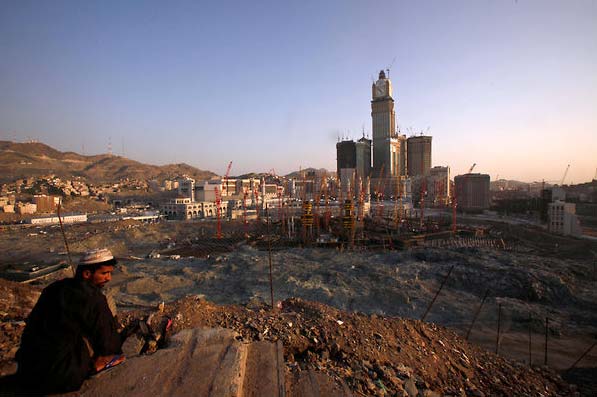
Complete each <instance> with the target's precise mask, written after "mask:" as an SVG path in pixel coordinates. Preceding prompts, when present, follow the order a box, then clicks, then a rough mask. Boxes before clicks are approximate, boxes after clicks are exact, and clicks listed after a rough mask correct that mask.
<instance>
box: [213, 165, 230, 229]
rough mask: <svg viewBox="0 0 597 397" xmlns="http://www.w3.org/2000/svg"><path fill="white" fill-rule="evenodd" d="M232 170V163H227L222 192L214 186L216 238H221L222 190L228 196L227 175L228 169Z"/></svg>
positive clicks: (228, 173)
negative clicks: (216, 219)
mask: <svg viewBox="0 0 597 397" xmlns="http://www.w3.org/2000/svg"><path fill="white" fill-rule="evenodd" d="M231 168H232V161H231V162H230V163H228V168H226V175H225V176H224V186H222V192H221V193H220V190H219V189H218V187H217V186H216V189H215V192H216V214H217V218H218V221H217V226H216V237H217V238H219V239H220V238H222V221H221V218H222V195H223V193H224V189H226V195H228V175H230V169H231Z"/></svg>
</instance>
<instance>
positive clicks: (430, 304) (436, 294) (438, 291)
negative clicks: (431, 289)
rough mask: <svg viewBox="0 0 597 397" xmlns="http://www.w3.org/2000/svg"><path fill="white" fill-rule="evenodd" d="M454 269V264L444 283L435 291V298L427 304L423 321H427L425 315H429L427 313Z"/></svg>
mask: <svg viewBox="0 0 597 397" xmlns="http://www.w3.org/2000/svg"><path fill="white" fill-rule="evenodd" d="M453 269H454V265H452V267H451V268H450V270H449V271H448V274H446V278H444V281H442V284H441V285H440V286H439V289H438V290H437V292H436V293H435V296H434V297H433V300H432V301H431V303H429V306H427V310H425V313H424V314H423V317H421V321H425V317H427V313H429V310H431V307H432V306H433V304H434V303H435V300H436V299H437V296H438V295H439V293H440V292H441V290H442V288H444V284H446V281H448V278H449V277H450V273H452V270H453Z"/></svg>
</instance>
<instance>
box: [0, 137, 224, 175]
mask: <svg viewBox="0 0 597 397" xmlns="http://www.w3.org/2000/svg"><path fill="white" fill-rule="evenodd" d="M48 174H55V175H57V176H59V177H61V178H70V177H73V176H79V177H83V178H86V179H88V180H89V181H90V182H94V183H100V182H114V181H117V180H120V179H126V178H129V179H157V180H158V181H162V180H164V179H167V178H174V177H176V176H179V175H183V174H186V175H189V176H191V177H192V178H195V179H208V178H211V177H212V176H214V175H215V174H214V173H213V172H211V171H205V170H200V169H197V168H195V167H192V166H190V165H188V164H184V163H181V164H168V165H163V166H157V165H150V164H143V163H140V162H138V161H135V160H131V159H128V158H126V157H121V156H114V155H109V154H100V155H95V156H83V155H80V154H77V153H74V152H60V151H58V150H56V149H54V148H52V147H50V146H48V145H46V144H43V143H40V142H27V143H19V142H10V141H0V182H4V183H5V182H11V181H14V180H15V179H18V178H26V177H35V176H42V175H48Z"/></svg>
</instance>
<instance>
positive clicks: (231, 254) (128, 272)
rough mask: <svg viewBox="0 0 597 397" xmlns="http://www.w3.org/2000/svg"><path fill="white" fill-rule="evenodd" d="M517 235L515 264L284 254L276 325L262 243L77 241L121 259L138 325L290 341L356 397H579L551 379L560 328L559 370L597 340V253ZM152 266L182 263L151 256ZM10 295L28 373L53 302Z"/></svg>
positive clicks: (97, 230) (292, 363) (81, 236)
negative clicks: (40, 320)
mask: <svg viewBox="0 0 597 397" xmlns="http://www.w3.org/2000/svg"><path fill="white" fill-rule="evenodd" d="M508 228H509V229H511V227H510V226H508ZM40 230H41V231H46V232H47V234H45V233H40ZM225 230H226V229H225ZM503 232H504V231H502V233H503ZM506 232H507V235H508V236H510V240H509V241H508V250H503V249H489V248H425V249H424V248H415V249H411V250H406V251H386V252H383V251H380V250H378V251H368V250H365V249H363V248H360V249H355V250H347V249H345V250H339V249H324V248H313V247H311V248H286V247H281V246H277V245H275V244H274V245H273V251H272V253H271V263H272V278H273V291H274V299H275V301H276V302H278V301H281V302H282V303H281V309H279V310H278V311H276V312H271V311H270V310H269V309H268V305H266V302H267V303H269V301H270V287H269V262H270V255H269V252H268V251H267V250H264V249H263V244H258V245H254V244H252V243H250V242H249V243H245V242H244V240H242V239H241V238H228V239H225V240H222V241H219V242H218V241H215V240H214V239H213V238H212V233H211V231H210V229H209V227H206V226H205V225H204V224H202V223H190V224H188V223H187V224H185V223H164V224H158V225H149V226H148V225H142V224H139V223H136V222H132V221H128V222H118V223H110V224H97V225H72V226H68V227H67V238H68V240H69V242H70V245H71V250H72V251H73V253H74V254H73V256H74V257H77V255H78V254H79V253H80V252H82V251H84V250H85V249H88V248H91V247H94V246H108V247H110V248H111V249H113V250H114V252H115V253H116V254H117V255H118V256H119V258H120V263H119V265H118V266H117V269H116V271H115V274H114V278H113V281H112V283H111V288H110V290H109V291H107V293H108V294H110V295H111V296H113V297H114V298H115V300H116V302H117V303H118V305H119V307H120V308H121V310H124V312H123V313H122V318H123V319H124V320H126V319H127V318H130V316H132V315H133V314H136V315H139V314H140V313H141V312H146V311H147V310H152V309H153V308H155V306H156V305H157V304H158V303H159V302H161V301H165V302H167V304H166V307H167V312H168V313H169V314H170V315H171V316H173V318H174V319H175V329H176V330H179V329H182V328H187V327H195V326H210V327H212V326H222V327H226V328H233V329H235V330H236V331H237V332H239V333H241V334H242V335H243V336H244V337H245V338H247V339H270V340H276V339H281V340H283V342H284V346H285V351H286V363H287V367H288V371H291V372H292V371H302V370H305V369H316V370H319V371H325V372H326V373H329V374H331V375H333V376H335V377H336V378H337V379H343V380H344V381H345V382H346V383H347V384H348V385H349V386H350V388H351V390H353V391H354V392H355V394H357V395H359V393H360V394H363V395H375V394H381V393H383V391H384V390H385V391H386V392H387V394H389V395H401V394H400V393H402V391H401V388H402V389H405V390H407V392H408V390H409V388H410V390H411V391H412V390H413V389H412V387H411V386H414V387H416V388H417V389H418V390H419V391H421V393H423V391H425V390H429V391H428V392H426V393H427V394H426V395H434V394H433V392H437V393H440V395H442V394H447V395H450V393H452V395H460V394H462V393H464V395H483V394H486V395H537V396H538V395H570V394H573V393H574V388H572V389H571V388H569V386H568V385H567V384H566V383H565V382H562V381H561V380H560V379H559V378H558V376H557V375H555V373H553V372H551V370H548V369H547V368H544V367H543V366H542V364H543V362H544V354H543V353H544V352H543V350H544V335H545V318H546V317H548V318H549V328H548V336H549V349H548V350H549V351H548V353H549V356H548V364H549V366H550V367H552V368H555V369H557V370H560V371H562V370H565V369H567V368H568V367H570V365H571V364H572V363H573V362H574V361H575V360H576V359H577V358H578V357H580V355H581V354H582V353H583V351H585V350H586V349H587V347H588V346H590V345H591V344H592V343H593V341H594V338H595V336H596V335H597V313H596V312H595V310H594V308H595V304H596V303H597V290H596V289H595V285H596V284H597V281H596V280H595V279H594V273H593V272H594V271H595V270H594V266H595V262H594V260H593V259H592V258H593V257H592V254H591V250H595V247H593V246H587V245H586V244H587V243H585V242H583V241H580V240H574V239H568V240H567V239H563V238H560V237H551V236H549V235H547V236H546V235H542V234H541V232H540V231H531V232H529V231H526V232H525V231H524V230H521V229H520V228H518V229H514V230H506ZM537 236H539V237H537ZM61 244H63V243H62V236H61V235H60V233H59V232H58V230H57V229H56V228H45V229H34V228H33V229H32V228H28V229H18V228H12V229H9V230H3V233H1V234H0V249H2V250H3V251H4V252H6V255H5V258H4V263H5V264H7V263H12V262H18V261H24V260H25V259H26V260H28V261H31V262H34V261H39V260H49V261H52V260H57V259H64V258H65V257H64V256H63V255H59V251H60V250H62V247H61ZM259 247H260V248H261V249H259ZM596 251H597V250H596ZM150 252H154V253H155V252H161V253H162V254H164V253H168V254H172V253H177V254H180V255H183V256H182V257H181V258H179V259H172V258H165V257H164V256H163V255H162V257H160V258H147V257H146V255H147V254H148V253H150ZM185 256H186V257H185ZM450 269H452V271H451V273H450V277H449V278H448V279H447V281H446V282H445V285H444V287H443V289H442V290H441V292H440V293H439V295H438V297H437V300H436V301H435V303H434V305H433V307H432V308H431V310H430V311H429V314H428V315H427V317H426V321H428V322H430V323H433V324H429V323H424V322H420V321H418V319H420V318H421V316H422V315H423V313H424V312H425V311H426V309H427V307H428V305H429V303H430V302H431V301H432V299H433V297H434V295H435V294H436V292H437V291H438V289H439V287H440V285H441V283H442V281H443V280H444V278H445V277H446V275H447V274H448V272H450ZM9 284H10V285H9ZM6 285H9V287H7V286H6ZM6 285H5V283H2V284H0V287H1V288H5V289H4V290H2V291H0V293H1V294H0V314H1V315H2V318H1V320H2V321H0V350H1V352H2V359H3V363H4V365H3V368H4V372H5V373H6V372H7V371H10V370H11V369H12V370H14V364H13V363H12V362H11V359H12V357H14V352H15V351H16V346H17V344H18V338H19V335H20V332H22V327H23V325H24V322H23V320H24V318H25V316H26V313H27V311H28V308H29V309H30V307H31V305H32V304H33V302H34V301H35V299H36V297H37V294H38V293H39V287H36V286H22V285H19V286H15V285H13V284H12V283H8V284H6ZM486 293H487V299H486V300H485V302H484V305H483V307H482V309H481V310H480V314H479V317H478V319H477V322H476V324H475V327H474V328H473V331H472V333H471V335H470V341H471V342H472V343H473V344H468V343H467V342H465V341H464V340H463V336H464V335H465V334H466V330H467V329H468V327H469V325H470V323H471V321H472V318H473V314H474V312H475V311H476V310H477V308H478V307H479V304H480V303H481V301H482V298H483V296H484V295H485V294H486ZM315 302H317V303H315ZM499 305H501V315H500V320H501V321H500V330H501V337H500V340H499V353H500V355H499V356H496V355H494V354H492V353H488V351H491V352H493V351H495V348H496V331H497V330H496V328H497V317H498V307H499ZM444 327H446V328H444ZM529 330H530V332H531V336H532V344H531V353H532V364H533V367H532V368H529V365H528V364H529V363H528V356H529V352H528V345H529V343H528V335H529ZM440 342H441V343H440ZM507 359H511V360H515V361H508V360H507ZM538 365H541V366H538ZM578 366H579V367H581V368H579V369H577V370H574V371H568V372H566V373H565V375H566V378H567V379H568V380H569V381H570V382H572V383H580V384H582V385H581V389H580V391H581V392H582V393H583V394H584V395H587V396H588V395H595V389H594V387H595V385H594V379H595V378H596V376H595V375H596V374H595V368H596V367H597V349H594V350H593V351H592V352H591V353H589V354H588V355H587V356H586V357H585V358H583V360H582V362H581V363H579V365H578ZM403 367H404V368H403ZM405 368H406V369H405ZM409 380H410V381H409ZM591 384H592V386H591ZM545 387H547V388H545ZM592 387H593V389H592ZM461 390H462V391H461ZM459 393H460V394H459Z"/></svg>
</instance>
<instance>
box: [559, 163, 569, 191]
mask: <svg viewBox="0 0 597 397" xmlns="http://www.w3.org/2000/svg"><path fill="white" fill-rule="evenodd" d="M569 169H570V164H568V166H567V167H566V171H564V176H563V177H562V180H561V181H560V186H563V185H564V180H565V179H566V175H568V170H569Z"/></svg>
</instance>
